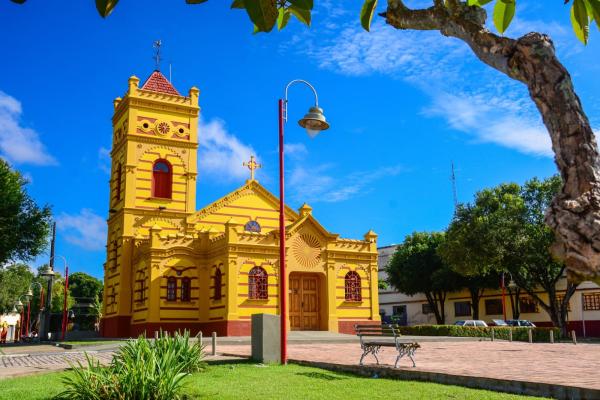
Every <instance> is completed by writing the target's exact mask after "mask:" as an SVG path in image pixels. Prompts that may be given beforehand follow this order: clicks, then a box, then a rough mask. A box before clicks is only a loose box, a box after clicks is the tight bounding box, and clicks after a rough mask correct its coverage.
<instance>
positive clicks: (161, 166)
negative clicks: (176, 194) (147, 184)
mask: <svg viewBox="0 0 600 400" xmlns="http://www.w3.org/2000/svg"><path fill="white" fill-rule="evenodd" d="M172 185H173V169H172V168H171V164H169V162H168V161H167V160H157V161H156V162H155V163H154V166H153V167H152V197H160V198H163V199H170V198H171V193H172Z"/></svg>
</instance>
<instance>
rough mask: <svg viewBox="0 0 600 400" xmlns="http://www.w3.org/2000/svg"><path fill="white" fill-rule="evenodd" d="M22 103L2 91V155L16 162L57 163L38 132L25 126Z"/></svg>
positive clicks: (0, 135)
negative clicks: (22, 118)
mask: <svg viewBox="0 0 600 400" xmlns="http://www.w3.org/2000/svg"><path fill="white" fill-rule="evenodd" d="M22 113H23V110H22V107H21V103H20V102H19V101H18V100H17V99H15V98H14V97H11V96H9V95H8V94H6V93H4V92H2V91H0V156H2V157H4V158H6V159H7V160H9V161H11V162H14V163H16V164H33V165H55V164H57V162H56V160H55V159H54V157H52V156H51V155H50V154H48V152H47V151H46V148H45V146H44V144H43V143H42V142H41V141H40V138H39V135H38V133H37V132H36V131H35V130H33V129H30V128H26V127H23V126H22V125H21V122H20V118H21V114H22Z"/></svg>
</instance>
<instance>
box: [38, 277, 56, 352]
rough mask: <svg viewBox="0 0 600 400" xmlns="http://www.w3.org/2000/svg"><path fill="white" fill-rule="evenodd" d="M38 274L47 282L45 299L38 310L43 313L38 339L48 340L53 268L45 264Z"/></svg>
mask: <svg viewBox="0 0 600 400" xmlns="http://www.w3.org/2000/svg"><path fill="white" fill-rule="evenodd" d="M40 275H41V276H42V278H44V279H45V280H46V281H47V282H48V287H47V290H46V301H45V304H44V308H43V310H41V311H40V312H41V313H43V314H42V317H40V325H41V326H40V340H42V341H46V340H48V332H49V331H50V309H51V306H52V284H53V282H54V270H52V268H50V267H49V266H46V267H45V268H44V269H42V270H41V271H40Z"/></svg>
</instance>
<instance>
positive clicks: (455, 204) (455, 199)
mask: <svg viewBox="0 0 600 400" xmlns="http://www.w3.org/2000/svg"><path fill="white" fill-rule="evenodd" d="M450 180H451V181H452V195H453V196H454V210H455V211H456V208H457V207H458V196H457V194H456V175H455V174H454V161H452V175H450Z"/></svg>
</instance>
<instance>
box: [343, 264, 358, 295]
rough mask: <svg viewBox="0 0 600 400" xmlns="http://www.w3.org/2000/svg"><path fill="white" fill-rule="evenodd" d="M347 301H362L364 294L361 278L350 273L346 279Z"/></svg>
mask: <svg viewBox="0 0 600 400" xmlns="http://www.w3.org/2000/svg"><path fill="white" fill-rule="evenodd" d="M344 289H345V294H346V295H345V299H346V301H362V294H361V292H360V276H359V275H358V274H357V273H356V272H354V271H350V272H348V273H347V274H346V278H345V279H344Z"/></svg>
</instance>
